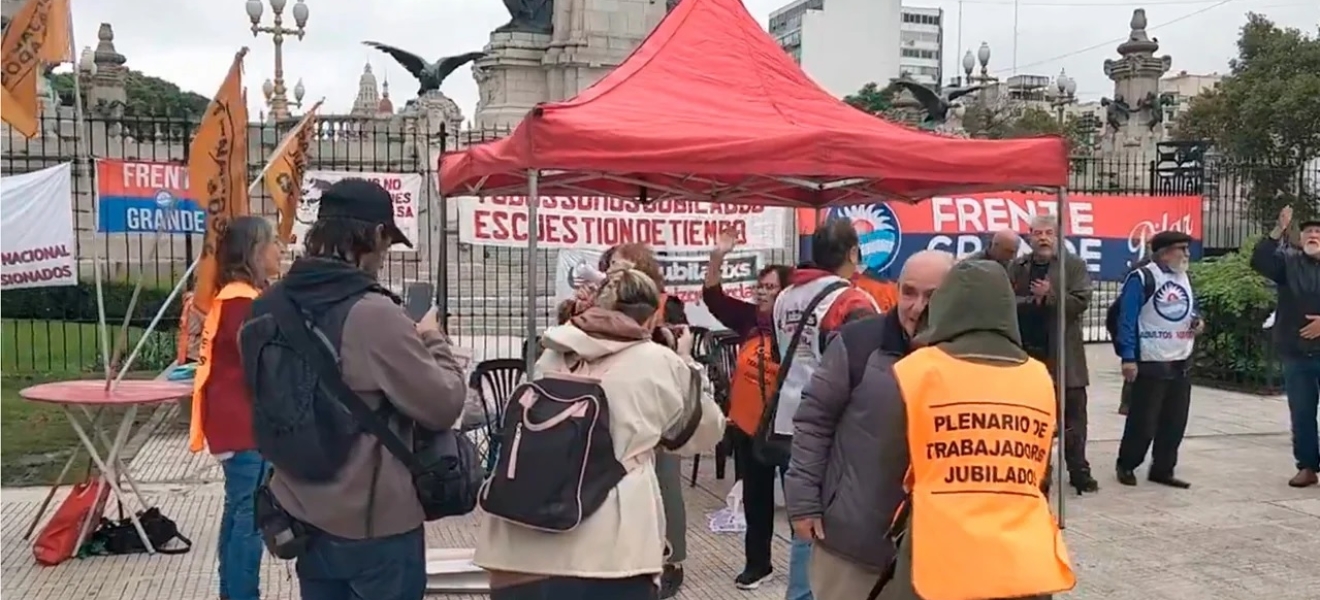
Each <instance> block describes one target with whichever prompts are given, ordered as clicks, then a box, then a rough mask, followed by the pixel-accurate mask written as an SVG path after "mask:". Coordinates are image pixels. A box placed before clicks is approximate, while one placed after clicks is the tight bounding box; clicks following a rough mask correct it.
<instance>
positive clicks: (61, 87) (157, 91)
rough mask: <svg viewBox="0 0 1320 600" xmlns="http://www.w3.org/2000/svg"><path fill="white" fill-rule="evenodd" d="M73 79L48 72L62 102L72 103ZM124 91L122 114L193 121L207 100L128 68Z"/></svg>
mask: <svg viewBox="0 0 1320 600" xmlns="http://www.w3.org/2000/svg"><path fill="white" fill-rule="evenodd" d="M73 78H74V74H73V73H55V74H52V75H51V82H50V83H51V87H53V88H54V89H55V91H56V92H57V93H59V95H60V98H61V99H62V101H63V102H64V103H66V104H73V93H74V85H73ZM124 92H125V94H126V95H127V101H126V102H124V107H123V108H124V112H123V114H124V116H127V117H142V118H148V117H156V118H169V119H171V120H186V121H196V120H199V119H201V117H202V114H203V113H205V112H206V106H207V105H208V104H210V102H211V100H210V99H209V98H207V97H206V96H203V95H201V94H197V93H194V92H189V91H186V90H182V89H179V86H177V85H174V84H173V83H170V82H168V81H166V80H164V79H161V78H159V77H152V76H151V75H147V74H145V73H142V72H141V71H133V70H129V72H128V76H127V77H126V79H125V81H124ZM88 108H89V109H92V108H95V107H88Z"/></svg>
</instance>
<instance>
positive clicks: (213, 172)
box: [188, 48, 249, 313]
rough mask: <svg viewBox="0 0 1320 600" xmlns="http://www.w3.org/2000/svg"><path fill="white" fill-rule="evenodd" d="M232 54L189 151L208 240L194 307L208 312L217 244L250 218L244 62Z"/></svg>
mask: <svg viewBox="0 0 1320 600" xmlns="http://www.w3.org/2000/svg"><path fill="white" fill-rule="evenodd" d="M246 54H247V48H243V49H242V50H239V51H238V53H237V54H235V55H234V63H233V64H232V65H230V67H229V74H228V75H225V81H224V83H222V84H220V90H219V91H217V92H216V93H215V97H214V98H212V99H211V104H210V105H209V106H207V107H206V114H204V115H203V116H202V122H201V124H200V125H198V126H197V132H196V133H195V134H193V139H192V143H191V144H190V145H189V146H188V181H189V191H190V192H191V196H192V198H193V199H194V200H195V201H196V202H197V203H198V204H199V205H201V206H202V207H204V208H205V209H206V237H205V239H204V242H203V243H202V255H201V258H200V262H199V263H198V265H197V287H196V289H194V290H193V303H194V305H195V306H196V307H197V309H198V310H199V311H201V312H203V313H206V312H208V311H210V309H211V302H212V301H214V300H215V294H216V292H218V291H219V290H218V288H217V280H216V279H217V275H218V274H219V273H218V272H217V265H216V259H215V253H216V245H217V244H218V243H219V242H220V238H221V237H223V235H224V233H225V229H226V228H228V227H229V221H230V219H233V218H234V217H239V216H243V215H246V214H248V212H249V210H248V209H249V207H248V177H247V151H248V110H247V103H246V102H244V101H243V57H244V56H245V55H246Z"/></svg>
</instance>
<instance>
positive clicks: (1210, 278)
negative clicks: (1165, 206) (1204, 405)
mask: <svg viewBox="0 0 1320 600" xmlns="http://www.w3.org/2000/svg"><path fill="white" fill-rule="evenodd" d="M1258 239H1259V238H1255V239H1250V240H1247V243H1246V244H1244V245H1243V247H1242V248H1243V250H1242V251H1240V252H1232V253H1229V254H1226V255H1224V256H1220V257H1216V258H1209V259H1206V260H1203V261H1200V262H1197V263H1195V264H1193V265H1192V269H1191V277H1192V288H1193V289H1194V290H1195V293H1196V302H1197V305H1198V306H1199V308H1200V311H1201V315H1202V317H1203V318H1204V319H1205V333H1203V334H1202V335H1201V336H1199V337H1198V338H1197V340H1196V351H1195V354H1194V355H1193V356H1192V360H1193V363H1192V376H1193V377H1194V378H1196V379H1197V380H1198V381H1201V382H1206V383H1211V384H1215V383H1218V384H1221V385H1224V386H1226V387H1232V388H1242V389H1248V390H1254V391H1266V390H1274V389H1277V388H1278V387H1279V385H1280V381H1281V380H1282V374H1281V372H1280V367H1279V361H1278V360H1277V358H1276V356H1275V354H1274V344H1273V341H1272V340H1271V338H1270V332H1269V331H1267V330H1264V329H1262V328H1261V325H1262V324H1263V323H1264V322H1265V319H1266V318H1268V317H1269V315H1270V313H1271V312H1273V311H1274V305H1275V293H1274V288H1273V285H1274V284H1273V283H1271V282H1270V281H1269V280H1267V279H1265V278H1264V277H1261V276H1260V275H1258V274H1256V272H1255V271H1253V270H1252V269H1251V264H1250V261H1251V249H1252V248H1253V247H1254V246H1255V245H1256V241H1257V240H1258Z"/></svg>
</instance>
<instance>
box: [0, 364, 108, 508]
mask: <svg viewBox="0 0 1320 600" xmlns="http://www.w3.org/2000/svg"><path fill="white" fill-rule="evenodd" d="M43 381H49V378H44V379H43V378H27V377H5V378H3V379H0V485H5V486H20V485H41V484H49V483H51V482H53V481H54V480H55V476H56V475H58V474H59V472H60V467H62V466H64V461H65V460H68V458H69V453H70V452H72V451H73V448H74V447H76V446H78V445H79V444H78V436H77V434H75V433H74V432H73V427H71V426H70V425H69V420H68V419H67V418H65V416H64V411H63V410H62V409H60V407H59V406H56V405H53V404H45V403H40V402H29V401H27V400H24V399H23V398H22V397H21V396H19V395H18V392H19V391H20V390H22V389H23V388H25V387H28V386H31V385H36V384H38V383H41V382H43ZM87 462H88V459H87V455H86V454H85V453H84V454H83V455H82V457H81V458H80V459H79V461H78V464H75V465H74V467H73V468H72V469H70V470H69V475H68V476H67V477H66V478H65V482H66V483H68V482H72V481H77V480H80V479H82V478H83V476H85V475H86V473H87Z"/></svg>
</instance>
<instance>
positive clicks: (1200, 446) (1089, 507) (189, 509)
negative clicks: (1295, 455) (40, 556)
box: [0, 346, 1320, 600]
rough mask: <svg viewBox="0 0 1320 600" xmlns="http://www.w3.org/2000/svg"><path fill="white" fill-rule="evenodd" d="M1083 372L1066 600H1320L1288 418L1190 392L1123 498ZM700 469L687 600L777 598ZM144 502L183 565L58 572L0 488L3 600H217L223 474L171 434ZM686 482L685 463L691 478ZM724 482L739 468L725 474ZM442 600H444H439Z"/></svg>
mask: <svg viewBox="0 0 1320 600" xmlns="http://www.w3.org/2000/svg"><path fill="white" fill-rule="evenodd" d="M1090 350H1091V351H1090V355H1091V360H1092V384H1093V385H1092V386H1091V409H1090V416H1091V426H1090V432H1091V441H1090V445H1089V450H1090V454H1091V456H1090V458H1091V462H1092V464H1093V465H1094V466H1095V471H1096V475H1097V477H1098V478H1099V479H1100V482H1101V486H1102V489H1101V491H1100V493H1099V494H1097V495H1094V496H1088V497H1085V498H1080V499H1077V497H1076V496H1070V497H1068V498H1067V501H1068V503H1067V509H1066V513H1065V516H1066V523H1067V539H1068V544H1069V549H1070V550H1071V553H1072V556H1073V562H1074V565H1075V567H1076V569H1077V573H1078V586H1077V589H1076V590H1075V591H1074V592H1073V593H1071V594H1068V595H1066V596H1065V597H1066V598H1068V599H1069V600H1101V599H1103V600H1303V599H1306V600H1313V599H1315V598H1317V597H1320V568H1318V567H1320V488H1310V489H1306V490H1294V489H1292V488H1289V487H1287V485H1286V480H1287V478H1288V477H1290V476H1291V475H1292V473H1293V471H1292V459H1291V458H1290V456H1289V455H1290V451H1289V442H1288V434H1287V430H1288V419H1287V411H1286V408H1285V406H1284V403H1283V401H1282V399H1281V398H1260V397H1255V396H1248V395H1243V394H1234V393H1230V392H1221V391H1216V390H1209V389H1204V388H1197V389H1196V390H1195V391H1194V392H1193V394H1194V396H1193V408H1192V418H1191V423H1190V425H1189V431H1188V434H1189V435H1188V439H1187V441H1186V442H1185V443H1184V445H1183V449H1182V457H1181V458H1182V460H1181V464H1180V466H1179V469H1178V474H1179V476H1181V477H1184V478H1185V479H1187V480H1188V481H1190V482H1192V484H1193V488H1192V489H1191V490H1188V491H1180V490H1172V489H1168V488H1163V487H1160V486H1155V485H1151V484H1147V483H1145V482H1144V481H1143V484H1142V485H1140V486H1138V487H1136V488H1124V487H1121V486H1119V485H1118V484H1117V483H1116V482H1114V480H1113V475H1112V465H1113V461H1114V454H1115V451H1116V449H1117V445H1118V444H1117V440H1118V439H1119V437H1120V435H1121V432H1122V418H1121V417H1119V416H1118V415H1117V414H1115V409H1116V407H1117V405H1118V394H1119V389H1120V385H1119V383H1118V375H1117V373H1118V366H1117V364H1115V363H1114V362H1113V361H1112V359H1109V358H1107V357H1106V356H1105V355H1106V352H1105V350H1106V348H1105V347H1102V346H1093V347H1091V348H1090ZM712 462H713V461H711V460H709V459H707V460H704V461H703V470H702V476H701V481H700V482H699V484H698V487H696V488H691V489H689V490H688V493H687V505H688V522H689V523H688V525H689V529H688V530H689V542H688V544H689V556H690V559H689V563H688V565H687V569H688V583H687V585H686V586H685V587H684V589H683V592H682V593H681V594H680V595H679V598H680V599H683V600H698V599H708V600H715V599H726V598H727V599H734V598H736V599H740V600H771V599H773V600H778V599H780V598H783V597H784V586H783V581H784V578H783V577H782V575H777V576H776V577H775V578H774V579H772V580H771V582H770V583H768V584H767V585H765V586H763V587H762V588H761V589H760V590H757V591H755V592H739V591H737V590H735V589H734V588H733V585H732V578H733V576H734V575H735V574H736V573H737V572H738V570H740V569H741V567H742V558H741V557H742V543H741V540H740V539H739V538H738V536H735V535H716V534H711V533H708V531H707V528H706V515H707V514H708V513H709V512H711V511H713V510H715V509H717V508H719V507H720V505H721V504H722V503H723V497H724V493H725V492H726V491H727V489H728V487H729V486H730V485H731V484H732V482H731V481H729V480H724V481H716V480H714V478H713V466H711V465H712ZM132 468H133V470H134V474H135V475H136V476H137V477H138V478H139V480H140V481H142V482H143V483H144V487H145V488H146V489H145V490H144V492H146V493H147V495H148V496H150V498H151V499H152V501H153V502H156V503H158V504H159V505H160V506H161V508H162V509H163V510H164V512H165V514H167V515H169V516H170V517H172V518H174V519H176V520H177V521H178V522H179V523H180V526H181V527H182V528H183V530H184V532H185V533H186V534H187V535H189V536H191V537H192V539H193V540H194V541H195V542H196V544H197V545H196V548H195V549H194V550H193V551H192V552H191V553H189V554H185V555H181V556H156V557H146V556H132V557H101V558H93V559H87V560H74V561H70V562H68V563H65V564H64V565H61V566H58V567H54V568H41V567H38V566H36V565H35V564H34V563H33V561H32V555H31V551H30V549H29V547H28V545H27V544H26V543H24V542H22V541H21V540H20V539H19V538H20V537H21V536H22V533H23V530H24V529H25V525H26V522H27V520H28V519H30V518H31V515H32V513H33V512H34V511H35V510H36V507H37V506H38V504H39V503H40V501H41V498H42V496H43V493H44V491H43V490H36V489H19V490H4V491H3V495H2V496H3V497H2V498H0V500H3V517H4V528H3V562H2V564H0V582H2V586H3V587H2V590H0V591H2V592H3V596H4V597H6V598H23V599H25V600H129V599H132V600H140V599H144V598H149V599H161V600H214V599H215V597H216V594H215V581H214V579H215V551H214V545H215V539H216V535H217V522H218V516H219V514H220V509H221V503H222V501H223V490H222V488H221V485H220V484H219V483H218V482H219V480H220V471H219V468H218V466H217V465H216V464H215V463H214V461H213V460H212V459H211V458H210V457H208V456H204V455H203V456H192V455H189V454H188V453H187V451H186V440H185V438H184V437H183V436H182V435H180V434H179V433H178V432H177V431H176V432H174V433H172V434H167V435H163V436H160V437H157V438H155V439H152V440H151V441H149V442H148V443H147V444H146V446H144V447H143V448H142V449H141V451H140V452H139V453H138V454H137V457H136V458H135V459H134V461H133V465H132ZM685 468H688V469H690V468H691V467H690V463H689V465H688V466H687V467H685ZM729 472H730V473H732V469H730V470H729ZM786 530H787V527H786V526H784V525H783V524H781V526H780V538H779V539H778V540H776V542H775V550H774V552H775V568H776V570H777V571H779V573H780V574H782V573H783V572H784V571H785V570H786V568H787V565H786V563H785V561H786V558H787V543H786V541H785V538H784V536H785V535H786ZM472 534H473V520H472V519H470V518H466V519H452V520H447V521H444V522H442V523H439V524H435V525H432V526H429V527H428V529H427V536H428V538H429V541H430V545H431V546H432V547H442V546H448V547H461V546H468V545H470V544H471V539H472ZM295 588H296V584H295V582H294V581H293V580H292V579H291V578H290V577H289V574H288V571H287V569H286V567H285V565H284V564H283V563H280V562H278V561H274V560H268V561H267V563H266V565H265V570H264V573H263V589H264V592H265V598H266V599H267V600H284V599H293V598H297V594H296V590H295ZM437 597H440V596H437ZM447 597H448V598H467V597H468V596H447Z"/></svg>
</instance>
